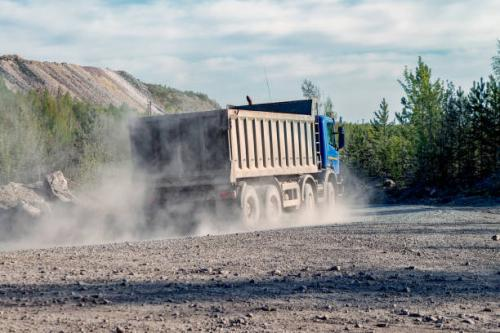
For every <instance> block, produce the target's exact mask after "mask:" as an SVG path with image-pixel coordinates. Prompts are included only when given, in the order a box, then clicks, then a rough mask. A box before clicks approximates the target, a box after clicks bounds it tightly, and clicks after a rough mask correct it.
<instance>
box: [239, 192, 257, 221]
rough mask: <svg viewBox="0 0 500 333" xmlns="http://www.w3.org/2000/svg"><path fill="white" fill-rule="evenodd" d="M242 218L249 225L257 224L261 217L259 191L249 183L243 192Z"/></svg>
mask: <svg viewBox="0 0 500 333" xmlns="http://www.w3.org/2000/svg"><path fill="white" fill-rule="evenodd" d="M241 215H242V216H241V219H242V221H243V223H244V224H245V225H247V226H255V225H257V222H259V218H260V202H259V197H258V196H257V191H255V188H254V187H253V186H250V185H247V186H246V187H245V189H244V190H243V193H241Z"/></svg>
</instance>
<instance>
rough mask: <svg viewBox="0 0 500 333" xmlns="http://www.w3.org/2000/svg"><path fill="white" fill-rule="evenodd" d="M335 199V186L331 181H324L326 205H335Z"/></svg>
mask: <svg viewBox="0 0 500 333" xmlns="http://www.w3.org/2000/svg"><path fill="white" fill-rule="evenodd" d="M336 201H337V198H336V194H335V186H334V185H333V183H332V182H328V183H326V205H327V207H329V208H330V207H333V206H335V203H336Z"/></svg>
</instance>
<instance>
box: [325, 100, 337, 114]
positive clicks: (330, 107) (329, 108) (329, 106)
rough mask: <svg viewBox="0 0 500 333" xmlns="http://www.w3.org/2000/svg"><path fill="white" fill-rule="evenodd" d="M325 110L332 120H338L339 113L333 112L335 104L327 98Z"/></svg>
mask: <svg viewBox="0 0 500 333" xmlns="http://www.w3.org/2000/svg"><path fill="white" fill-rule="evenodd" d="M323 110H324V113H325V115H327V116H328V117H330V118H332V119H337V113H336V112H335V111H333V102H332V99H331V98H330V97H327V98H326V101H325V104H323Z"/></svg>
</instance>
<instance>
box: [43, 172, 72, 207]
mask: <svg viewBox="0 0 500 333" xmlns="http://www.w3.org/2000/svg"><path fill="white" fill-rule="evenodd" d="M43 185H44V189H45V191H46V193H47V196H48V198H49V199H51V200H54V199H58V200H60V201H62V202H71V201H73V200H74V197H73V194H71V192H70V191H69V187H68V181H67V180H66V178H65V177H64V175H63V173H62V172H61V171H56V172H53V173H50V174H48V175H47V176H45V180H44V183H43Z"/></svg>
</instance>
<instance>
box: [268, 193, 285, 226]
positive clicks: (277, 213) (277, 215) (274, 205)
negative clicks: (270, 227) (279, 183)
mask: <svg viewBox="0 0 500 333" xmlns="http://www.w3.org/2000/svg"><path fill="white" fill-rule="evenodd" d="M282 214H283V205H282V202H281V196H280V193H279V191H278V189H277V188H276V186H273V185H268V186H266V187H265V188H264V219H265V220H266V222H269V223H271V224H276V223H278V222H279V221H280V220H281V215H282Z"/></svg>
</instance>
